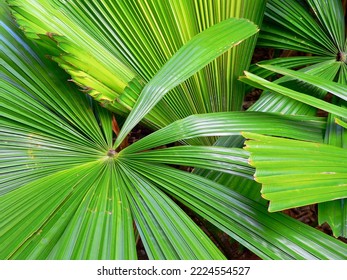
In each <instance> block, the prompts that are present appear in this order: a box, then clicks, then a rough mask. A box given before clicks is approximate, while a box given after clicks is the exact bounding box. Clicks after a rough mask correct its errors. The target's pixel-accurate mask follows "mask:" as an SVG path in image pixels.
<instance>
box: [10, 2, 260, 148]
mask: <svg viewBox="0 0 347 280" xmlns="http://www.w3.org/2000/svg"><path fill="white" fill-rule="evenodd" d="M265 2H266V1H263V0H261V1H256V2H254V1H249V0H233V1H232V2H230V1H221V2H220V3H219V5H220V6H219V8H218V9H216V8H215V5H214V4H213V3H212V2H205V1H196V2H190V1H186V2H184V7H185V8H184V9H182V5H181V3H180V2H177V1H165V2H164V3H163V1H157V0H153V1H150V2H147V1H135V2H134V3H132V4H131V5H129V3H128V2H127V1H116V2H109V1H104V2H102V3H94V2H92V1H79V2H78V3H72V2H64V3H62V2H61V1H57V0H50V1H46V2H44V3H43V2H40V1H17V0H11V1H9V3H10V4H11V8H12V11H13V14H14V15H15V17H16V20H17V22H18V23H19V24H20V26H21V27H22V28H23V29H24V30H25V31H26V34H27V35H28V36H29V37H30V38H33V39H35V41H37V43H38V44H40V45H42V46H44V47H45V48H46V50H47V53H48V54H51V55H53V56H54V57H53V59H54V60H55V61H57V62H58V63H59V65H60V66H62V67H63V68H64V69H65V70H66V71H68V73H69V74H70V75H71V76H72V80H74V81H75V82H76V83H77V84H79V85H81V86H82V89H83V90H84V91H86V92H88V93H89V94H90V95H92V96H93V98H95V99H96V100H98V101H99V102H101V103H102V104H103V106H104V107H106V108H108V109H110V110H112V111H115V112H117V113H118V114H126V113H127V112H129V110H131V109H132V107H133V105H134V104H135V101H136V100H137V98H138V96H139V94H140V92H141V91H142V88H143V86H144V84H145V83H146V82H148V81H150V80H151V79H152V78H153V77H154V75H155V74H156V73H157V72H158V71H159V69H160V68H161V67H162V66H163V65H164V64H165V63H166V62H167V61H168V60H169V59H170V58H171V57H172V56H173V55H174V54H175V53H176V52H177V51H178V50H179V49H180V48H181V47H182V46H184V45H185V44H187V42H188V41H190V40H191V39H192V38H193V37H194V36H195V35H197V34H199V33H201V32H202V31H204V30H205V29H208V28H209V27H211V26H213V25H215V24H218V23H219V22H222V21H224V20H228V19H230V18H233V17H235V18H249V19H250V20H252V21H254V22H255V23H256V24H258V25H260V24H261V21H262V17H263V11H264V8H265ZM138 19H141V24H139V20H138ZM253 29H254V28H253ZM229 31H230V30H229ZM236 33H237V32H236ZM37 34H39V35H37ZM232 35H233V32H228V34H227V35H225V38H227V37H229V36H232ZM235 35H236V34H235ZM244 35H246V33H245V34H244ZM222 37H223V36H221V38H222ZM240 38H245V36H243V35H242V36H241V37H240ZM51 40H53V41H54V42H53V44H55V43H58V48H57V46H54V45H53V44H52V41H51ZM49 41H51V42H49ZM236 41H237V42H238V41H239V40H236ZM254 44H255V37H254V36H253V37H252V38H250V39H249V40H246V41H245V42H244V43H242V44H241V45H239V46H237V47H235V48H234V49H232V50H229V51H227V52H226V53H225V54H224V55H222V56H220V57H219V58H218V59H216V60H214V61H213V62H212V63H210V64H209V65H208V66H207V67H205V68H204V69H203V70H201V71H199V72H198V73H197V74H196V75H194V77H192V78H191V79H189V80H187V81H186V82H185V83H183V84H182V85H179V86H178V87H176V88H173V89H172V90H171V91H170V94H169V95H167V96H165V97H164V98H163V99H162V101H160V102H159V103H158V104H157V106H155V107H154V108H153V109H152V110H151V111H150V112H149V113H148V114H147V115H146V116H145V119H143V120H142V121H143V122H144V123H146V124H147V125H149V126H151V127H152V128H155V129H157V128H158V127H163V126H165V125H167V124H169V123H171V122H173V121H175V120H177V119H181V118H183V117H186V116H189V115H191V114H196V113H206V112H214V111H230V110H235V109H236V110H239V109H240V108H241V106H242V100H243V96H244V85H243V84H242V83H240V82H238V81H237V79H236V77H238V76H239V75H240V74H241V73H242V71H243V70H244V69H246V68H247V67H248V65H249V63H250V60H251V56H252V51H253V48H254ZM225 51H226V50H225ZM231 59H233V60H237V63H236V64H231V63H230V61H231ZM221 73H223V74H222V75H221ZM113 75H115V76H116V77H113ZM187 78H188V77H187ZM163 111H165V112H167V114H162V113H161V112H163ZM205 141H206V140H205Z"/></svg>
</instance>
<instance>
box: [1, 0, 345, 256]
mask: <svg viewBox="0 0 347 280" xmlns="http://www.w3.org/2000/svg"><path fill="white" fill-rule="evenodd" d="M213 2H214V1H211V2H209V1H194V2H193V1H192V2H190V1H183V2H182V3H184V5H182V3H181V2H180V1H174V0H173V1H136V2H134V3H135V4H134V5H130V4H129V2H128V1H82V0H81V1H58V0H51V1H16V0H10V1H9V3H10V4H11V5H12V6H11V8H12V11H13V13H14V15H15V17H16V19H17V23H18V24H19V25H20V26H21V27H22V28H23V29H24V30H25V32H26V35H27V36H28V37H29V39H30V40H28V39H27V38H25V37H24V35H23V34H22V33H21V32H20V31H19V30H18V27H17V25H15V24H14V23H13V22H12V21H11V20H10V16H9V13H8V10H7V6H6V5H5V4H4V2H1V4H0V12H1V13H0V31H1V37H0V47H1V48H0V59H1V60H0V62H1V66H2V67H1V69H0V76H1V79H0V91H1V95H0V101H1V102H0V117H1V118H0V141H1V142H0V152H1V153H0V258H1V259H136V258H137V251H136V242H137V240H138V239H139V238H140V239H141V241H142V243H143V244H144V247H145V249H146V253H147V255H148V256H149V258H150V259H225V256H224V255H223V253H222V252H221V251H220V250H219V249H218V248H217V247H216V245H215V244H214V243H213V242H212V241H211V240H210V238H209V237H208V236H207V235H206V234H205V233H204V232H203V231H202V230H201V228H200V227H198V226H197V225H196V224H195V222H194V221H193V220H192V219H191V218H190V217H189V216H188V215H187V213H186V212H185V211H184V210H183V209H182V208H181V207H180V206H179V205H184V206H185V207H188V208H189V209H191V210H192V211H194V212H196V213H197V214H198V215H199V216H200V217H202V218H204V219H206V220H207V221H208V222H210V223H212V224H213V225H214V226H216V227H217V228H219V229H220V230H223V231H225V232H226V233H227V234H229V235H230V236H231V237H232V238H233V239H235V240H236V241H238V242H240V243H241V244H242V245H244V246H246V247H247V248H249V249H251V250H252V251H253V252H255V253H256V254H257V255H259V256H260V257H261V258H263V259H344V258H346V256H347V245H346V244H344V243H342V242H340V241H338V240H336V239H335V238H333V237H330V236H328V235H326V234H324V233H322V232H320V231H318V230H315V229H314V228H312V227H310V226H307V225H303V224H302V223H301V222H299V221H297V220H295V219H292V218H290V217H288V216H286V215H283V214H281V213H269V212H268V211H267V206H266V205H265V204H264V200H260V199H258V197H257V196H256V195H254V193H255V192H254V190H255V191H258V190H259V185H258V184H257V183H256V182H254V181H251V180H250V179H251V178H252V174H253V172H254V169H253V167H251V166H250V165H249V164H248V157H249V152H247V151H245V150H243V149H241V148H240V147H238V146H239V145H240V144H241V143H242V141H243V139H242V137H241V136H240V135H241V133H242V132H248V133H250V132H251V133H257V134H267V135H269V136H277V137H285V138H296V139H300V140H301V141H309V142H319V143H321V142H323V141H324V133H325V131H326V128H327V125H328V126H329V125H330V123H329V120H328V123H327V121H326V119H325V118H320V117H315V116H305V115H303V116H289V115H283V114H279V113H271V112H240V111H238V112H226V111H230V110H232V109H237V110H239V109H240V107H241V102H242V99H243V96H244V91H243V86H241V83H240V82H236V77H237V76H238V73H240V71H241V70H245V69H246V68H247V65H248V63H249V60H250V55H251V51H252V46H253V45H254V42H255V41H254V40H248V41H245V42H244V43H242V44H243V45H242V44H240V45H238V46H236V47H234V48H232V49H231V50H228V49H229V48H230V47H232V46H234V45H236V44H237V43H238V42H239V41H240V40H244V39H246V38H248V37H249V36H251V35H252V34H254V33H256V31H257V27H256V25H255V24H253V23H251V22H250V21H248V20H244V19H234V18H231V17H232V16H235V17H237V18H239V17H243V16H245V15H247V16H248V17H249V18H251V19H253V18H254V19H255V22H256V23H260V22H261V18H262V13H263V8H264V4H265V1H253V0H252V1H247V0H245V1H241V0H240V1H237V0H235V1H229V0H228V1H221V2H218V3H219V4H220V5H219V4H218V5H217V6H215V5H214V4H213ZM197 15H199V16H197ZM135 18H142V19H143V22H144V24H142V25H141V26H139V25H138V24H136V21H135V20H134V19H135ZM229 18H230V19H229ZM178 19H180V20H178ZM187 21H189V23H190V24H187ZM168 23H169V24H168ZM211 26H212V27H211ZM208 27H211V28H208ZM230 30H234V31H235V33H233V34H228V36H226V35H225V34H227V33H228V32H227V31H230ZM229 35H230V36H229ZM194 36H195V37H194ZM212 38H214V40H213V39H212ZM207 39H208V41H206V40H207ZM217 39H218V40H217ZM199 40H202V42H201V41H199ZM206 42H207V43H206ZM200 45H202V46H203V49H201V50H199V51H201V52H199V53H198V52H196V53H195V50H196V48H198V47H199V46H200ZM241 45H242V48H239V47H241ZM190 51H194V53H195V55H197V56H198V57H195V56H194V55H192V56H190V55H188V54H189V52H190ZM225 51H227V52H226V53H224V52H225ZM223 53H224V54H223ZM46 54H49V55H50V56H49V57H50V58H52V60H53V61H51V60H48V59H46V58H45V55H46ZM245 54H247V55H246V56H245ZM217 56H219V57H218V58H217V59H216V60H215V58H216V57H217ZM193 58H196V59H193ZM198 58H199V59H198ZM200 58H201V59H200ZM211 61H212V62H211ZM56 62H58V64H59V65H60V66H61V67H62V68H63V69H64V70H66V72H67V73H66V72H64V71H61V69H60V68H59V67H57V65H56ZM183 62H186V63H187V64H183ZM237 62H240V63H237ZM208 63H209V64H208ZM204 66H206V67H205V68H203V67H204ZM202 68H203V69H202ZM199 69H202V70H200V71H198V70H199ZM197 71H198V72H197ZM195 72H197V73H195ZM222 74H223V75H222ZM172 75H174V76H175V79H173V78H172ZM191 75H193V76H192V77H190V76H191ZM70 76H71V77H72V78H73V80H75V82H76V83H77V84H79V85H81V86H82V87H83V89H84V90H85V91H87V92H89V95H87V94H85V93H83V92H80V91H79V90H78V88H77V87H75V85H74V84H72V83H67V80H68V79H69V77H70ZM187 79H188V80H187ZM184 81H186V82H184ZM182 82H184V83H182ZM152 90H153V91H152ZM140 93H141V95H140V97H138V96H139V94H140ZM152 93H153V94H152ZM319 94H320V92H318V95H319ZM90 96H92V97H93V98H94V99H95V100H96V101H95V100H94V99H92V98H90ZM136 101H138V102H136ZM224 101H227V102H224ZM99 102H101V104H102V105H103V106H105V107H106V109H105V108H103V107H101V106H99ZM153 106H154V107H153ZM335 107H337V106H335ZM335 107H333V108H335ZM132 108H134V109H133V111H132V113H131V115H130V117H129V119H127V120H126V125H125V127H124V128H123V129H122V130H121V133H122V134H121V137H118V138H116V137H117V136H119V132H118V131H117V129H115V118H116V119H117V120H119V116H118V115H117V116H115V115H113V113H114V112H115V111H116V112H117V113H119V114H121V115H123V116H125V115H126V114H127V113H128V111H129V110H130V109H132ZM107 109H111V111H109V110H107ZM341 110H342V109H341ZM220 111H223V112H220ZM198 112H199V113H204V114H193V113H198ZM212 112H214V113H212ZM341 112H342V113H341V115H342V114H343V113H344V111H343V110H342V111H341ZM206 113H208V114H206ZM146 114H147V115H146ZM192 114H193V115H192ZM187 116H188V117H187ZM142 117H144V118H145V119H144V120H143V122H144V123H145V124H148V125H150V126H151V127H153V128H158V127H161V126H163V128H161V129H158V130H157V131H156V132H153V133H151V134H150V135H148V136H146V137H144V138H142V139H140V140H138V141H137V142H135V143H133V144H131V145H129V146H126V147H123V146H122V145H118V144H121V142H122V140H123V139H125V138H126V137H125V136H126V134H128V133H129V132H130V130H131V128H133V127H134V126H135V125H136V124H137V123H138V122H139V121H142V120H141V119H142ZM183 117H186V118H183ZM117 134H118V135H117ZM249 135H252V134H249ZM219 136H225V137H221V138H219V139H218V141H217V142H216V143H215V145H214V146H209V145H203V144H206V143H210V140H211V139H214V138H209V137H219ZM269 136H268V137H269ZM226 137H229V138H226ZM230 137H232V138H230ZM115 139H118V140H116V141H117V142H116V143H114V141H115ZM188 141H189V143H191V144H197V145H195V146H190V145H186V143H187V142H188ZM173 142H176V143H180V144H182V145H178V146H174V147H168V145H169V144H170V143H173ZM123 143H124V142H123ZM123 143H122V144H123ZM305 143H306V142H305ZM227 146H230V147H232V148H230V147H227ZM114 147H117V149H114ZM121 147H122V148H121ZM171 165H179V166H191V167H196V168H203V169H204V170H202V169H198V170H197V171H196V174H194V173H189V172H186V171H183V170H179V169H177V168H174V167H172V166H171ZM220 174H222V175H220ZM236 185H237V186H236ZM251 188H254V190H251ZM177 202H179V204H178V203H177Z"/></svg>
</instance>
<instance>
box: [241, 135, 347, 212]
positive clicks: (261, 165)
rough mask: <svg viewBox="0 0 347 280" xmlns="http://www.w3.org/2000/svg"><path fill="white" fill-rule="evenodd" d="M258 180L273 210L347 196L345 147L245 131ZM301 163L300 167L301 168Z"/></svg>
mask: <svg viewBox="0 0 347 280" xmlns="http://www.w3.org/2000/svg"><path fill="white" fill-rule="evenodd" d="M244 136H245V137H247V138H250V139H251V140H248V141H246V148H245V149H246V150H247V151H249V152H250V153H251V156H250V163H251V165H253V166H255V167H256V173H255V179H256V181H258V182H260V183H262V194H263V197H264V198H266V199H268V200H270V206H269V210H270V211H279V210H283V209H287V208H292V207H297V206H302V205H307V204H314V203H317V202H324V201H328V200H333V199H337V198H344V197H346V196H347V186H346V184H345V181H346V178H347V174H346V169H345V160H346V157H347V153H346V151H345V149H342V148H339V147H334V146H331V145H326V144H318V143H310V142H303V141H297V140H290V139H281V138H274V137H268V136H261V135H256V134H249V133H244ZM298 166H300V169H298V168H297V167H298Z"/></svg>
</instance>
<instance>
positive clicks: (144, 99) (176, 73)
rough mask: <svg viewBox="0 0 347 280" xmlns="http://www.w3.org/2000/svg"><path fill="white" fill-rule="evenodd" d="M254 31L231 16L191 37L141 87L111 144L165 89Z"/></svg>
mask: <svg viewBox="0 0 347 280" xmlns="http://www.w3.org/2000/svg"><path fill="white" fill-rule="evenodd" d="M256 32H257V28H256V26H255V25H253V24H252V23H250V22H249V21H246V20H243V19H235V18H231V19H228V20H225V21H223V22H221V23H218V24H215V25H214V26H212V27H210V28H208V29H206V30H205V31H203V32H202V33H200V34H198V35H196V36H195V37H193V38H192V39H191V40H190V41H189V42H188V43H187V44H186V45H184V46H183V47H182V48H181V49H180V50H179V51H178V52H177V53H175V55H174V56H173V57H172V58H171V59H170V60H169V61H168V62H167V63H166V64H165V65H164V66H163V67H162V68H161V69H160V70H159V71H158V73H157V74H156V75H155V76H154V77H153V79H152V80H151V81H150V82H149V83H148V84H147V85H146V86H145V88H144V89H143V91H142V93H141V95H140V97H139V98H138V100H137V102H136V104H135V105H134V108H133V110H132V111H131V113H130V114H129V116H128V118H127V119H126V122H125V123H124V126H123V127H122V130H121V132H120V134H119V135H118V138H117V140H116V143H115V147H117V145H119V144H120V143H121V141H123V139H124V138H125V136H126V135H127V134H128V133H129V132H130V130H131V129H132V128H133V127H134V126H135V125H136V124H137V123H139V122H140V120H141V119H142V118H143V117H144V116H145V115H146V114H147V113H148V112H149V111H150V110H151V109H152V108H153V107H154V106H155V104H156V103H157V102H158V101H159V100H160V99H161V98H162V97H163V96H164V95H165V94H166V93H167V92H169V91H170V90H171V89H173V88H174V87H175V86H177V85H179V84H181V83H182V82H183V81H185V80H186V79H188V78H189V77H190V76H192V75H193V74H194V73H195V72H197V71H198V70H200V69H201V68H203V67H204V66H205V65H206V64H208V63H209V62H211V61H212V60H213V59H215V58H216V57H218V56H219V55H221V54H222V53H223V52H225V51H226V50H227V49H229V48H230V47H231V46H233V45H237V44H239V43H240V42H241V41H242V40H244V39H246V38H248V37H249V36H251V35H254V34H255V33H256Z"/></svg>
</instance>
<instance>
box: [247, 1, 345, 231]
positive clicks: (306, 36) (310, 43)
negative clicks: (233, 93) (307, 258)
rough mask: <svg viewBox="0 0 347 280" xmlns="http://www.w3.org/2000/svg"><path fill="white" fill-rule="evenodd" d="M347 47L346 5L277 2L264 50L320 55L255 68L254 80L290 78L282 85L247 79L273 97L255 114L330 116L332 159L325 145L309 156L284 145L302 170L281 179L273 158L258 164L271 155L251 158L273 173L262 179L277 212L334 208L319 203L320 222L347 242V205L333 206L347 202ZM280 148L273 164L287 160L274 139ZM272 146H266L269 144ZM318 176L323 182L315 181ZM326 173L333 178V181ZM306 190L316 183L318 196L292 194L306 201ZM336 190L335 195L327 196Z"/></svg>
mask: <svg viewBox="0 0 347 280" xmlns="http://www.w3.org/2000/svg"><path fill="white" fill-rule="evenodd" d="M346 42H347V40H346V33H345V18H344V13H343V8H342V2H341V1H340V0H333V1H319V0H307V1H297V0H290V1H284V0H270V1H269V2H268V4H267V10H266V16H265V23H264V25H263V29H262V33H261V35H260V38H259V41H258V45H259V46H262V47H264V46H266V47H273V48H280V49H285V50H294V51H300V52H307V53H309V54H313V55H312V56H311V55H310V56H298V57H291V58H277V59H274V60H270V61H267V62H264V63H261V64H260V65H259V66H261V68H258V69H257V68H255V67H253V68H252V70H253V71H254V73H257V74H258V75H261V76H262V77H267V76H269V75H270V74H271V72H276V73H280V74H282V75H285V77H283V78H281V79H278V80H276V81H274V82H269V81H266V80H264V79H262V78H260V77H258V76H255V75H253V74H251V73H247V72H246V76H245V77H243V78H242V80H243V81H245V82H247V83H249V84H251V85H253V86H258V87H260V88H262V89H266V90H267V91H266V93H265V94H264V95H263V96H262V97H261V99H260V100H259V102H257V104H256V105H255V106H254V108H253V109H255V110H257V109H262V110H266V109H267V108H269V107H271V106H272V107H274V106H275V104H277V106H278V108H281V110H282V112H286V110H287V109H286V108H294V107H295V108H299V109H297V110H296V113H298V112H300V114H310V115H311V114H315V110H312V109H314V108H319V109H321V110H323V111H326V112H329V115H328V122H327V130H326V133H325V140H324V142H325V143H326V144H328V145H329V146H324V147H325V149H331V154H329V153H326V154H324V149H323V146H320V145H318V146H315V144H312V145H311V148H310V149H311V150H310V149H307V151H306V152H305V153H303V152H302V151H299V150H295V149H293V147H292V143H297V144H295V145H299V146H300V145H301V144H298V142H284V143H287V144H288V146H287V147H285V144H283V146H282V147H283V148H282V149H283V152H285V150H293V154H296V155H297V156H298V157H297V160H298V161H297V162H296V164H293V162H292V160H290V158H287V160H288V161H289V162H292V164H291V165H290V168H289V167H287V164H289V163H287V162H286V163H283V166H281V167H279V169H281V168H283V170H282V171H279V172H275V173H271V172H272V171H271V168H272V167H271V164H270V165H269V166H268V167H267V166H265V165H264V166H263V161H264V164H265V161H266V159H265V158H263V159H261V158H260V157H258V153H259V156H260V154H262V153H263V152H264V150H263V149H262V148H259V150H258V149H255V150H254V152H252V153H251V158H254V159H255V160H254V164H255V165H256V166H259V174H265V173H266V174H269V176H266V178H265V177H262V176H260V177H259V176H257V180H258V181H259V182H261V183H264V186H263V189H262V192H263V193H264V197H267V198H268V199H270V201H271V203H270V204H271V205H273V207H272V208H271V209H273V210H276V209H284V208H288V207H294V205H296V206H298V205H305V204H310V203H315V202H323V201H327V202H324V203H320V204H319V223H323V222H328V223H329V225H330V226H331V227H332V230H333V232H334V235H335V236H344V237H346V236H347V235H346V232H347V223H346V217H347V212H346V207H345V204H346V203H345V202H346V201H345V200H344V199H342V200H337V201H331V200H334V199H337V198H344V197H346V196H347V192H346V190H344V189H343V186H344V184H345V180H344V178H343V175H337V174H341V172H342V174H343V173H345V171H343V168H342V167H338V166H337V165H339V164H340V165H341V166H342V165H343V161H342V158H341V157H343V154H344V149H341V148H345V147H346V143H347V142H346V139H347V138H346V137H345V135H346V131H345V128H343V124H344V121H343V119H344V118H346V117H347V115H346V112H347V111H346V106H345V100H346V89H347V88H346V84H347V82H346V55H345V54H346V51H347V49H346ZM306 65H310V66H308V67H305V68H302V69H300V70H299V71H293V70H290V69H288V68H294V67H300V66H306ZM270 92H271V93H270ZM328 92H329V93H330V94H332V95H333V97H332V99H331V102H330V101H329V102H327V101H322V100H320V99H323V98H325V97H326V96H327V93H328ZM279 94H280V95H279ZM310 95H311V96H310ZM271 104H272V105H271ZM340 118H343V119H342V120H340ZM338 124H340V125H342V126H340V125H338ZM251 138H252V136H251ZM264 139H265V138H264ZM259 141H260V142H262V141H263V140H260V139H259ZM271 141H272V140H271ZM274 141H275V144H273V146H272V148H273V150H272V151H270V150H268V152H266V153H267V156H269V157H271V155H273V156H275V157H276V158H277V156H279V155H278V154H277V152H278V151H277V150H276V149H275V146H276V147H277V144H278V145H279V143H281V142H280V141H281V140H280V139H278V140H275V139H274ZM277 141H279V142H277ZM265 142H266V140H264V143H265ZM249 143H252V142H249ZM302 144H303V143H302ZM281 145H282V144H281ZM303 145H304V144H303ZM335 146H337V147H339V149H337V150H336V147H335ZM251 149H253V148H251ZM298 149H300V147H298ZM335 150H336V151H339V152H338V154H339V156H337V155H335V158H331V157H330V156H331V155H332V154H333V151H335ZM306 153H307V154H306ZM310 153H311V155H312V156H313V153H317V154H321V153H323V154H321V158H320V161H310V159H311V156H310V155H309V154H310ZM275 154H276V155H275ZM284 158H285V157H284ZM299 159H300V160H299ZM267 160H269V158H268V159H267ZM300 162H301V164H300ZM308 163H309V164H310V165H309V166H311V167H312V170H311V171H309V172H308V173H307V174H306V175H303V174H302V172H304V171H303V170H304V168H303V166H306V165H307V164H308ZM336 164H337V165H336ZM322 165H323V166H324V167H323V166H322ZM322 168H323V169H324V170H323V169H322ZM341 168H342V169H341ZM335 169H336V170H335ZM305 170H306V169H305ZM319 170H320V171H319ZM264 172H265V173H264ZM305 172H306V171H305ZM257 173H258V170H257ZM270 173H271V174H272V175H273V177H272V175H270ZM313 173H315V174H316V175H313ZM280 174H281V175H280ZM319 174H325V175H327V176H331V179H330V177H329V178H328V177H326V178H325V177H324V176H323V175H319ZM289 176H293V178H300V180H301V183H299V184H295V183H294V182H292V183H288V181H287V179H288V178H289ZM322 176H323V177H322ZM336 176H340V177H339V179H336V178H335V179H334V178H333V177H336ZM341 176H342V177H341ZM286 178H287V179H286ZM306 183H307V184H310V191H307V193H306V195H305V199H299V198H298V197H296V198H294V197H293V196H292V195H291V193H294V192H297V194H298V196H300V195H301V194H303V191H304V189H305V188H306V187H305V185H306ZM289 185H290V186H289ZM266 186H267V187H266ZM270 186H272V187H273V189H272V187H270ZM275 186H276V187H275ZM288 187H289V189H290V191H289V189H288ZM270 188H271V189H272V190H271V192H272V191H273V192H274V191H275V189H276V193H277V194H276V195H275V193H274V195H273V196H272V195H270V194H268V195H266V194H265V193H267V192H268V191H269V189H270ZM328 188H329V190H327V189H328ZM325 190H327V191H325ZM286 191H288V195H285V193H286ZM280 193H282V195H280ZM279 196H281V197H279ZM329 201H330V202H329ZM275 205H277V206H275Z"/></svg>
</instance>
